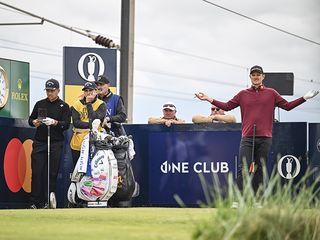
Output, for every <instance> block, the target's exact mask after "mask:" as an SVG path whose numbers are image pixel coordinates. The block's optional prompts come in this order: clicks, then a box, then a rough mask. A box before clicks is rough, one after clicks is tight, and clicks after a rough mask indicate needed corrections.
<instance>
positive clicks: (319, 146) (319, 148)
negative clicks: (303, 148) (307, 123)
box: [317, 138, 320, 152]
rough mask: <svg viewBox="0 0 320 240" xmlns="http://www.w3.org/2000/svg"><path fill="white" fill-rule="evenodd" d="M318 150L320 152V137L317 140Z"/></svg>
mask: <svg viewBox="0 0 320 240" xmlns="http://www.w3.org/2000/svg"><path fill="white" fill-rule="evenodd" d="M317 150H318V152H320V138H319V139H318V141H317Z"/></svg>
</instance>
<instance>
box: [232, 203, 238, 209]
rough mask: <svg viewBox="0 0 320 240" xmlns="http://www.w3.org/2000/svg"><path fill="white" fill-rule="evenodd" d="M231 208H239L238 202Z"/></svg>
mask: <svg viewBox="0 0 320 240" xmlns="http://www.w3.org/2000/svg"><path fill="white" fill-rule="evenodd" d="M231 208H234V209H236V208H239V203H238V202H232V204H231Z"/></svg>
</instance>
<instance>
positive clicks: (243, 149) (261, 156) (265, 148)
mask: <svg viewBox="0 0 320 240" xmlns="http://www.w3.org/2000/svg"><path fill="white" fill-rule="evenodd" d="M271 144H272V138H270V137H255V143H254V162H255V171H254V173H253V176H252V187H253V190H254V191H255V192H256V191H257V190H258V188H259V186H260V185H261V184H262V183H263V170H262V169H263V167H264V166H263V163H266V162H267V159H268V154H269V151H270V147H271ZM252 151H253V138H252V137H245V138H242V139H241V142H240V149H239V168H238V173H237V184H238V187H239V189H240V190H241V191H242V190H243V172H244V170H246V171H247V172H249V167H250V164H251V162H252ZM244 162H245V163H246V164H247V167H248V169H244V168H243V163H244Z"/></svg>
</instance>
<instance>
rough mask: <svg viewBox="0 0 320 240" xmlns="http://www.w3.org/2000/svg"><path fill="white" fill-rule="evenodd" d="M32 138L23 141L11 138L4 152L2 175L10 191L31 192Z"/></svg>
mask: <svg viewBox="0 0 320 240" xmlns="http://www.w3.org/2000/svg"><path fill="white" fill-rule="evenodd" d="M32 142H33V141H32V140H31V139H27V140H26V141H24V142H23V143H22V142H21V141H20V140H19V139H18V138H13V139H11V140H10V142H9V143H8V145H7V147H6V150H5V153H4V166H3V169H4V177H5V180H6V184H7V186H8V188H9V189H10V191H11V192H19V191H20V189H21V188H23V190H24V191H25V192H28V193H29V192H31V152H32Z"/></svg>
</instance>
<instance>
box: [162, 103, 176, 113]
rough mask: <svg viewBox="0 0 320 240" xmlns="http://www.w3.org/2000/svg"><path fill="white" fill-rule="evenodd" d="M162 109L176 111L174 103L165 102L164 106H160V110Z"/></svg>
mask: <svg viewBox="0 0 320 240" xmlns="http://www.w3.org/2000/svg"><path fill="white" fill-rule="evenodd" d="M164 109H170V110H172V111H176V106H175V105H174V103H172V102H166V103H165V104H163V106H162V110H164Z"/></svg>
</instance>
